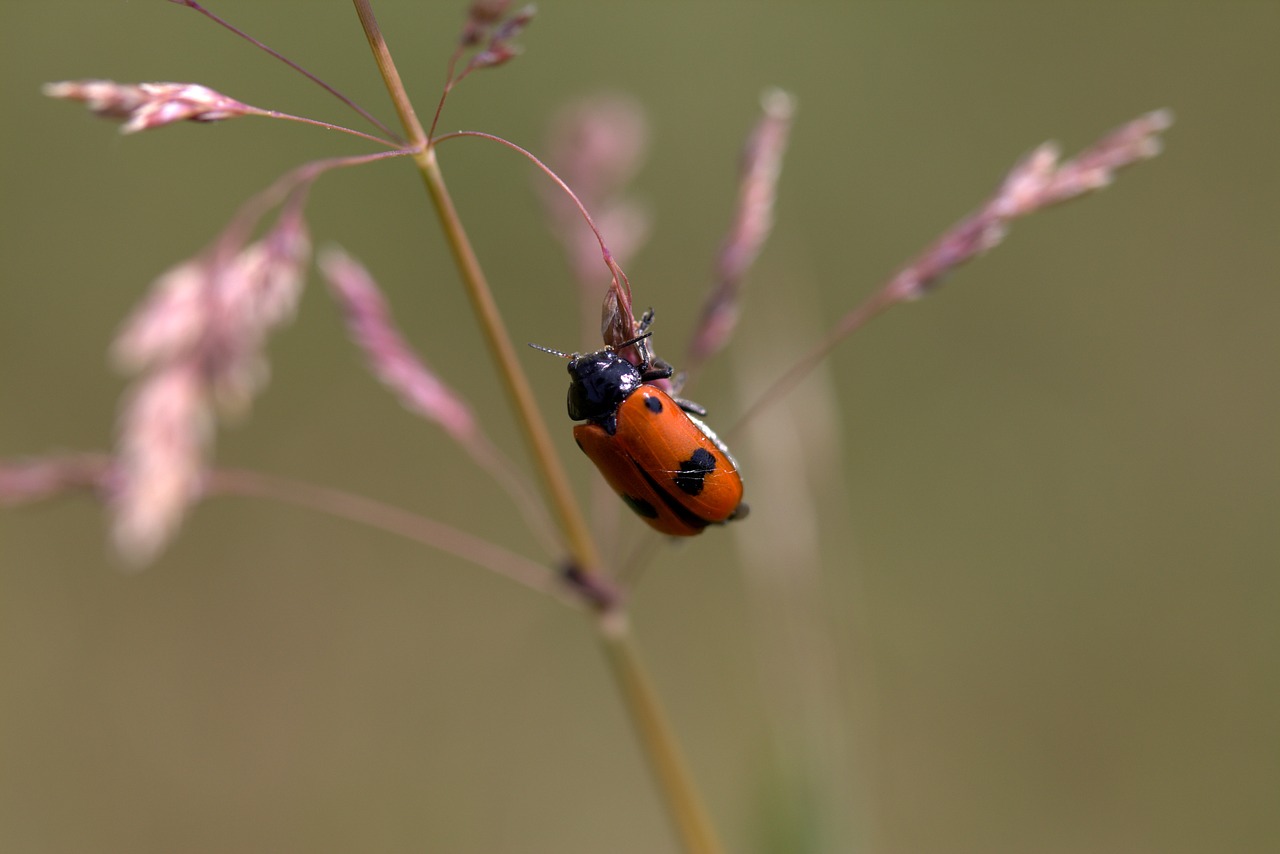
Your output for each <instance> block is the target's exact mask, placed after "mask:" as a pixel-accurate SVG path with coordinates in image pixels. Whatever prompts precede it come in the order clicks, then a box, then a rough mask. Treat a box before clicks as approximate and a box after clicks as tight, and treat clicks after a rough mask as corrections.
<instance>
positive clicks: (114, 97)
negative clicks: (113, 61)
mask: <svg viewBox="0 0 1280 854" xmlns="http://www.w3.org/2000/svg"><path fill="white" fill-rule="evenodd" d="M43 91H44V94H46V95H48V96H49V97H50V98H61V99H63V100H68V101H80V102H81V103H83V104H85V105H86V106H87V107H88V108H89V109H90V110H91V111H93V112H94V113H95V114H96V115H99V116H102V117H104V118H113V119H126V120H127V121H126V122H125V124H124V125H123V126H122V127H121V128H120V132H121V133H136V132H137V131H140V130H149V129H151V128H156V127H160V126H162V125H167V124H172V123H174V122H181V121H193V122H217V121H222V120H223V119H231V118H236V117H239V116H250V115H261V114H262V111H261V110H259V109H257V108H256V107H251V106H249V105H248V104H243V103H241V102H240V101H237V100H235V99H234V98H228V97H227V96H226V95H223V94H221V93H219V92H215V91H214V90H212V89H210V88H208V87H207V86H201V85H199V84H198V83H136V84H134V83H116V82H115V81H113V80H67V81H63V82H61V83H46V84H45V85H44V88H43Z"/></svg>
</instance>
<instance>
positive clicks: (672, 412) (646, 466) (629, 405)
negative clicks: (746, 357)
mask: <svg viewBox="0 0 1280 854" xmlns="http://www.w3.org/2000/svg"><path fill="white" fill-rule="evenodd" d="M648 336H649V333H645V334H643V335H641V336H639V337H637V338H633V339H631V340H630V341H626V342H623V343H622V344H621V345H619V347H618V349H614V348H611V347H606V348H605V349H603V350H597V351H596V352H594V353H587V354H585V355H583V354H578V353H574V354H567V353H562V352H560V351H559V350H551V349H548V348H545V347H538V346H537V345H531V346H534V347H537V349H539V350H543V351H544V352H547V353H552V354H554V355H557V356H560V357H562V358H565V359H568V360H569V367H568V370H569V377H570V381H569V396H568V410H569V418H570V419H571V420H573V421H583V422H585V423H583V424H578V425H576V426H575V427H574V428H573V438H574V439H575V440H576V441H577V443H578V447H579V448H581V449H582V451H583V453H585V454H586V455H587V458H588V459H590V460H591V462H593V463H595V466H596V468H598V469H599V470H600V474H602V475H603V476H604V479H605V481H606V482H607V483H608V484H609V486H610V487H611V488H612V489H613V491H614V492H616V493H618V495H619V496H621V497H622V500H623V501H624V502H625V503H626V504H627V506H628V507H630V508H631V509H632V510H633V511H634V512H635V513H636V515H637V516H639V517H640V518H641V519H643V520H644V521H645V523H646V524H648V525H649V527H651V528H653V529H654V530H656V531H659V532H660V533H663V534H668V535H670V536H675V537H691V536H694V535H696V534H700V533H702V531H703V529H705V528H706V527H707V526H709V525H715V524H722V523H724V522H728V521H732V520H735V519H741V518H742V517H744V516H746V514H747V505H746V504H743V503H742V492H743V489H742V477H741V475H740V474H739V473H738V463H737V461H736V460H734V458H733V455H732V454H730V453H729V449H728V448H727V447H725V444H724V443H723V442H721V441H720V440H719V439H718V438H717V437H716V434H715V433H713V432H712V431H711V429H710V428H709V427H707V425H706V424H704V423H703V422H702V421H701V420H700V419H699V417H698V416H701V415H705V414H706V411H705V410H703V409H702V407H700V406H698V405H697V404H695V403H692V402H690V401H686V400H681V399H679V398H675V397H672V396H671V395H669V394H667V393H666V392H665V391H663V390H662V389H660V388H658V387H657V386H655V385H651V384H650V383H652V382H653V381H654V380H659V379H666V378H668V377H670V376H671V374H672V369H671V366H670V365H667V364H666V363H665V362H661V361H659V360H656V359H655V360H650V358H649V356H648V348H647V347H644V346H642V347H640V348H639V349H640V353H641V358H642V361H641V364H639V365H633V364H632V363H631V362H628V361H627V360H626V359H624V358H622V356H620V355H619V354H618V350H620V349H623V348H625V347H627V346H630V345H632V344H635V343H637V342H643V340H644V339H645V338H647V337H648Z"/></svg>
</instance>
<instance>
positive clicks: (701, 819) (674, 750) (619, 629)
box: [599, 612, 724, 854]
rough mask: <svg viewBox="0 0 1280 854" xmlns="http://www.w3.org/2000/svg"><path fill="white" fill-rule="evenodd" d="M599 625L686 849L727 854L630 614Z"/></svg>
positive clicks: (605, 617)
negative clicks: (644, 659) (646, 664)
mask: <svg viewBox="0 0 1280 854" xmlns="http://www.w3.org/2000/svg"><path fill="white" fill-rule="evenodd" d="M599 623H600V642H601V644H602V645H603V647H604V651H605V654H606V656H607V657H608V661H609V665H610V669H611V670H612V671H613V676H614V679H615V680H616V681H617V683H618V690H619V691H621V693H622V695H623V697H624V698H625V699H626V704H627V710H628V711H629V712H630V713H631V722H632V725H633V726H634V727H635V728H636V732H637V733H638V734H639V736H640V741H641V746H642V747H643V748H644V752H645V756H646V758H647V759H648V760H649V767H650V768H651V769H652V770H653V775H654V778H655V780H656V781H657V783H658V789H659V791H661V792H662V795H663V798H664V799H665V802H666V807H667V812H668V814H669V815H670V816H671V820H672V823H673V824H674V825H675V828H676V832H677V834H678V835H679V837H680V843H681V845H682V846H683V849H684V850H685V851H686V852H687V854H723V852H724V847H723V846H722V845H721V844H720V839H719V837H718V836H716V831H715V826H714V825H713V824H712V823H711V819H710V817H709V816H708V814H707V811H706V808H705V807H704V806H703V805H702V799H701V798H700V797H699V796H698V790H697V788H696V787H695V786H694V784H693V775H692V774H690V773H689V766H688V763H686V762H685V759H684V754H683V753H682V752H681V750H680V744H679V742H677V741H676V737H675V732H674V731H673V730H672V728H671V723H670V722H669V721H668V720H667V715H666V712H665V711H664V710H663V708H662V703H661V701H660V700H659V699H658V693H657V690H656V689H655V688H654V686H653V681H652V680H651V679H650V678H649V674H648V672H647V671H646V670H645V669H644V665H643V663H642V662H641V660H640V656H639V653H638V652H637V651H636V647H635V641H634V638H633V637H632V635H631V630H630V627H629V624H628V622H627V619H626V614H624V613H622V612H614V613H611V614H605V615H603V616H602V617H601V618H600V621H599Z"/></svg>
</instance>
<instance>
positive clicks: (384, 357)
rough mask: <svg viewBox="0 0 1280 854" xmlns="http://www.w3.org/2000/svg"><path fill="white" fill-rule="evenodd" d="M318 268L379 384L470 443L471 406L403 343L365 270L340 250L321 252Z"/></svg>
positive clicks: (473, 433) (472, 431)
mask: <svg viewBox="0 0 1280 854" xmlns="http://www.w3.org/2000/svg"><path fill="white" fill-rule="evenodd" d="M319 263H320V271H321V273H323V275H324V277H325V279H326V280H327V281H328V282H329V287H330V290H331V291H332V292H333V294H334V296H335V297H336V298H337V299H338V302H339V304H340V305H341V307H342V311H343V314H345V315H346V320H347V329H348V331H349V332H350V334H351V337H352V339H353V340H354V341H355V342H356V344H358V345H359V346H360V348H361V349H362V350H363V351H364V353H365V356H366V357H367V358H368V360H369V365H370V367H371V368H372V369H373V372H374V374H375V375H376V376H377V377H378V379H379V380H381V381H382V382H383V384H385V385H386V386H387V387H388V388H390V389H391V390H392V391H393V392H395V394H396V395H397V396H398V397H399V398H400V402H401V403H403V404H404V406H405V407H406V408H407V409H409V410H410V411H411V412H415V413H417V414H418V415H421V416H422V417H424V418H426V419H428V420H430V421H434V422H435V423H437V424H439V425H440V426H441V427H442V428H443V429H444V430H445V432H447V433H448V434H449V435H450V436H452V437H453V438H454V439H455V440H456V441H458V442H460V443H462V444H464V445H470V444H472V443H473V442H474V440H475V439H476V435H477V430H476V423H475V416H474V415H473V414H472V412H471V407H470V406H468V405H467V403H466V402H465V401H464V400H463V399H462V398H461V397H459V396H458V395H457V393H455V392H454V391H453V390H452V389H451V388H449V387H448V386H447V385H445V384H444V383H443V382H441V381H440V379H439V378H438V377H436V375H435V374H434V373H432V371H431V370H430V369H429V368H428V367H427V366H426V364H425V363H424V362H423V361H422V359H421V358H420V357H419V356H418V355H417V354H416V353H414V352H413V350H412V348H410V347H409V345H408V344H407V343H406V342H405V340H404V338H403V336H401V334H400V331H399V330H398V329H397V328H396V326H395V323H394V321H392V319H391V313H390V311H389V309H388V308H387V303H386V300H385V299H384V298H383V296H382V292H381V290H380V289H379V288H378V285H377V283H376V282H374V280H373V277H372V276H371V275H369V272H368V270H366V269H365V268H364V266H363V265H362V264H360V262H358V261H356V260H355V259H354V258H352V257H351V256H349V255H347V254H346V253H345V252H343V251H341V250H339V249H329V250H327V251H325V252H324V253H323V254H322V255H321V256H320V262H319Z"/></svg>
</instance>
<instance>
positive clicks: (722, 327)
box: [689, 89, 795, 370]
mask: <svg viewBox="0 0 1280 854" xmlns="http://www.w3.org/2000/svg"><path fill="white" fill-rule="evenodd" d="M760 106H761V109H762V111H763V115H762V116H761V118H760V121H759V123H758V124H757V125H756V127H755V129H754V130H753V131H752V132H751V136H750V137H749V138H748V139H747V144H746V146H745V148H744V149H743V156H742V167H741V178H740V179H739V183H738V204H737V210H736V212H735V214H734V221H733V225H732V227H731V228H730V230H729V234H728V235H727V236H726V237H725V241H724V243H723V245H722V246H721V248H720V256H719V258H718V259H717V262H716V285H715V287H714V289H713V290H712V291H711V293H710V294H709V295H708V297H707V301H706V303H705V304H704V305H703V308H702V317H701V318H700V320H699V322H698V324H697V326H696V327H695V329H694V337H693V341H692V343H691V344H690V347H689V360H690V364H691V367H690V370H692V369H693V366H696V365H699V364H701V363H702V362H703V361H705V360H706V359H707V358H709V357H710V356H712V355H714V354H715V353H717V352H719V351H720V350H721V349H722V348H723V347H724V346H725V345H726V344H727V343H728V341H729V338H730V336H732V334H733V330H734V328H735V327H736V326H737V322H738V303H739V296H740V293H741V290H742V280H743V278H744V277H745V276H746V274H747V271H748V270H749V269H750V268H751V265H752V264H753V263H755V260H756V256H757V255H759V254H760V248H761V247H762V246H763V245H764V242H765V240H766V238H768V236H769V232H770V231H771V230H772V229H773V205H774V200H775V198H776V195H777V186H778V176H779V175H780V174H781V172H782V156H783V154H784V153H785V152H786V149H787V140H788V137H789V136H790V134H791V123H792V118H793V116H794V114H795V99H794V98H792V97H791V95H789V94H787V93H786V92H784V91H782V90H781V89H771V90H769V91H767V92H765V93H764V95H763V96H762V97H761V99H760Z"/></svg>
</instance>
